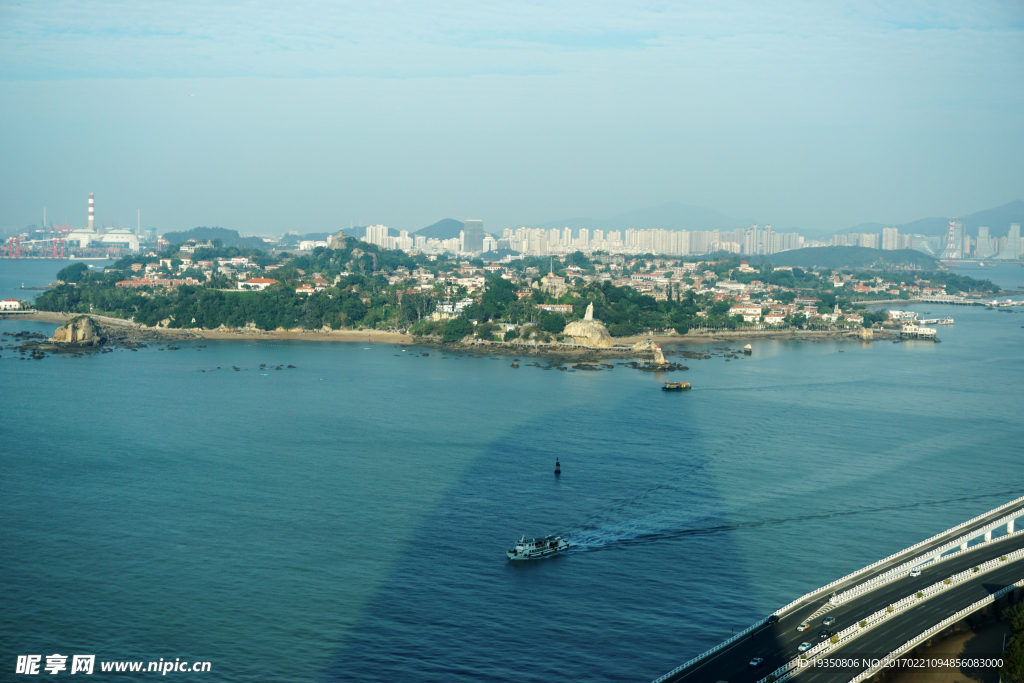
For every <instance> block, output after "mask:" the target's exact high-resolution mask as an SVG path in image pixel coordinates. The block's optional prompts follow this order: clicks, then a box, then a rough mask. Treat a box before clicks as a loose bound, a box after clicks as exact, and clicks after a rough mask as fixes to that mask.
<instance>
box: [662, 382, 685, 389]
mask: <svg viewBox="0 0 1024 683" xmlns="http://www.w3.org/2000/svg"><path fill="white" fill-rule="evenodd" d="M689 389H690V383H689V382H665V386H663V387H662V388H661V390H662V391H689Z"/></svg>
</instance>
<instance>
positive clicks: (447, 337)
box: [441, 315, 473, 342]
mask: <svg viewBox="0 0 1024 683" xmlns="http://www.w3.org/2000/svg"><path fill="white" fill-rule="evenodd" d="M470 334H473V323H471V322H469V320H468V319H467V318H466V317H465V316H462V315H460V316H459V317H458V318H452V319H451V320H449V321H448V322H446V323H445V324H444V327H443V328H442V330H441V340H442V341H446V342H454V341H459V340H461V339H462V338H464V337H466V336H467V335H470Z"/></svg>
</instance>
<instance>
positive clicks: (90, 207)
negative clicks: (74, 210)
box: [89, 192, 95, 230]
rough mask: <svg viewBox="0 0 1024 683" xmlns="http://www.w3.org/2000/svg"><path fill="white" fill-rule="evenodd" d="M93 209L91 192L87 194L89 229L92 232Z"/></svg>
mask: <svg viewBox="0 0 1024 683" xmlns="http://www.w3.org/2000/svg"><path fill="white" fill-rule="evenodd" d="M94 212H95V208H94V206H93V199H92V192H90V193H89V229H90V230H92V223H93V218H94Z"/></svg>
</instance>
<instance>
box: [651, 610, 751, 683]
mask: <svg viewBox="0 0 1024 683" xmlns="http://www.w3.org/2000/svg"><path fill="white" fill-rule="evenodd" d="M766 621H768V619H767V618H765V619H762V620H761V621H758V622H756V623H754V624H752V625H750V626H748V627H747V628H745V629H743V630H742V631H740V632H739V633H737V634H736V635H734V636H732V637H731V638H729V640H723V641H722V642H721V643H719V644H718V645H715V646H714V647H713V648H711V649H710V650H707V651H705V652H702V653H700V654H699V655H697V656H696V657H694V658H693V659H690V660H688V661H686V662H683V663H682V664H680V665H679V666H677V667H676V668H674V669H672V670H671V671H669V672H668V673H667V674H665V675H663V676H659V677H658V678H655V679H654V680H653V681H652V682H651V683H662V682H663V681H666V680H668V679H669V678H671V677H672V676H675V675H676V674H677V673H679V672H680V671H682V670H683V669H685V668H686V667H688V666H690V665H692V664H696V663H697V662H699V661H700V660H702V659H704V658H705V657H709V656H711V655H713V654H714V653H716V652H718V651H719V650H721V649H723V648H725V647H728V646H729V645H731V644H732V643H735V642H736V641H737V640H739V639H740V638H742V637H743V636H745V635H747V634H748V633H750V632H751V631H753V630H754V629H756V628H760V627H761V626H763V625H764V623H765V622H766Z"/></svg>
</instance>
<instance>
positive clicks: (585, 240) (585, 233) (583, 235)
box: [579, 228, 590, 248]
mask: <svg viewBox="0 0 1024 683" xmlns="http://www.w3.org/2000/svg"><path fill="white" fill-rule="evenodd" d="M579 245H580V246H581V247H583V248H586V247H587V246H589V245H590V231H589V230H587V229H586V228H580V239H579Z"/></svg>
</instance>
